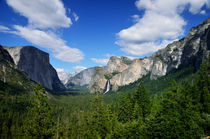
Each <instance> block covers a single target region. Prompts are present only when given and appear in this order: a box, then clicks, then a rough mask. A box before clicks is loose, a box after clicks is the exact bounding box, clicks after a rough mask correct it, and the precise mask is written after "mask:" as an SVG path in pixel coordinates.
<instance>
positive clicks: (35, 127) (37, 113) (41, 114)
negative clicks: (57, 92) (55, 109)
mask: <svg viewBox="0 0 210 139" xmlns="http://www.w3.org/2000/svg"><path fill="white" fill-rule="evenodd" d="M34 92H35V94H34V96H33V97H32V99H31V107H29V108H28V111H29V113H28V115H29V117H28V119H27V120H26V123H25V126H24V131H25V133H26V135H27V136H32V137H35V138H49V137H52V136H53V134H54V129H53V120H52V118H51V108H50V105H49V103H48V100H47V97H46V94H45V90H44V88H43V87H42V86H41V84H40V83H39V84H38V85H37V87H36V88H35V89H34Z"/></svg>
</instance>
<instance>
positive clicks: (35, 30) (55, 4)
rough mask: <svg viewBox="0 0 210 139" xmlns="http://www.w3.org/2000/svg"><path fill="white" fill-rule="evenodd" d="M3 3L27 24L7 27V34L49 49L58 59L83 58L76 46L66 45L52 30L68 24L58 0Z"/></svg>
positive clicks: (69, 22)
mask: <svg viewBox="0 0 210 139" xmlns="http://www.w3.org/2000/svg"><path fill="white" fill-rule="evenodd" d="M7 4H8V5H9V6H11V7H12V8H13V9H14V10H15V11H16V12H17V13H20V14H21V15H22V16H24V17H26V18H27V19H28V25H27V26H25V27H24V26H20V25H14V28H15V30H7V33H13V34H16V35H18V36H20V37H22V38H24V39H26V40H27V41H29V42H31V43H33V44H35V45H38V46H40V47H42V48H46V49H48V50H50V51H51V52H52V55H53V56H54V57H55V58H57V59H59V60H62V61H65V62H79V61H81V60H82V59H83V57H84V54H83V53H82V52H81V51H80V50H79V49H77V48H71V47H69V46H67V45H66V41H64V40H63V39H61V38H60V37H59V36H57V35H56V34H55V33H54V32H56V29H59V28H63V27H65V28H67V27H70V25H71V24H72V22H71V19H70V18H69V17H67V15H66V9H65V8H64V5H63V3H62V1H61V0H44V1H43V0H33V1H29V0H7ZM69 12H70V11H69ZM2 29H4V30H5V29H8V28H2ZM0 31H1V29H0Z"/></svg>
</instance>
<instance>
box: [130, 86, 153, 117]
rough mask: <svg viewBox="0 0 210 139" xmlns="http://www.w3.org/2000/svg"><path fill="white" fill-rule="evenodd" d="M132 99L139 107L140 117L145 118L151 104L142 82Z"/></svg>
mask: <svg viewBox="0 0 210 139" xmlns="http://www.w3.org/2000/svg"><path fill="white" fill-rule="evenodd" d="M134 101H135V102H136V103H137V104H138V107H139V108H140V112H141V114H142V118H143V119H145V117H146V116H147V115H148V114H149V113H150V109H151V106H150V97H149V93H148V92H147V91H146V89H145V87H144V85H143V83H142V82H140V84H139V87H138V88H137V90H136V92H135V93H134Z"/></svg>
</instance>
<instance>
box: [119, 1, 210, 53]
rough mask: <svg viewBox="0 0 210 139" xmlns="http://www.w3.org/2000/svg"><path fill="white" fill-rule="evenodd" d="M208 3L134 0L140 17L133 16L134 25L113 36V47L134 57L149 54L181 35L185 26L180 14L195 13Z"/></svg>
mask: <svg viewBox="0 0 210 139" xmlns="http://www.w3.org/2000/svg"><path fill="white" fill-rule="evenodd" d="M209 3H210V1H207V0H174V1H172V0H138V1H136V3H135V4H136V6H137V8H138V9H139V10H144V14H143V16H142V18H140V17H139V16H138V15H133V16H132V18H133V19H134V21H136V23H135V24H134V25H133V26H131V27H129V28H127V29H123V30H121V31H120V32H119V33H117V41H116V42H115V44H117V45H119V46H121V50H122V51H124V52H125V53H127V54H130V55H134V56H143V55H146V54H149V53H153V52H155V51H157V50H158V49H161V48H164V47H165V46H166V44H168V43H169V42H171V41H172V40H175V39H178V38H179V37H181V36H182V35H183V34H184V31H185V30H184V27H185V25H186V24H187V23H186V21H185V20H184V18H183V17H182V16H181V13H182V12H183V11H184V10H185V9H186V8H188V10H189V11H190V12H191V13H192V14H197V13H200V11H201V8H202V7H203V6H204V5H209Z"/></svg>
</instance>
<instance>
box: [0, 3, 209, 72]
mask: <svg viewBox="0 0 210 139" xmlns="http://www.w3.org/2000/svg"><path fill="white" fill-rule="evenodd" d="M209 7H210V0H171V1H169V0H62V1H61V0H44V1H43V0H36V1H29V0H0V11H1V12H0V44H1V45H4V46H24V45H32V46H35V47H37V48H39V49H41V50H43V51H46V52H48V53H49V54H50V61H51V64H52V65H53V66H54V67H55V68H56V69H60V71H67V72H74V71H77V70H81V69H84V68H87V67H93V66H97V65H105V63H106V62H107V61H108V59H109V57H110V56H112V55H114V56H130V57H137V58H138V57H144V56H148V55H151V54H152V53H153V52H155V51H157V50H158V49H161V48H164V47H165V46H166V45H167V44H168V43H170V42H171V41H173V40H177V39H180V38H182V37H183V36H185V35H186V34H187V33H188V31H189V29H190V28H191V27H193V26H196V25H197V24H199V23H200V22H202V21H204V20H205V19H206V18H208V17H209V13H210V11H209Z"/></svg>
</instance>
